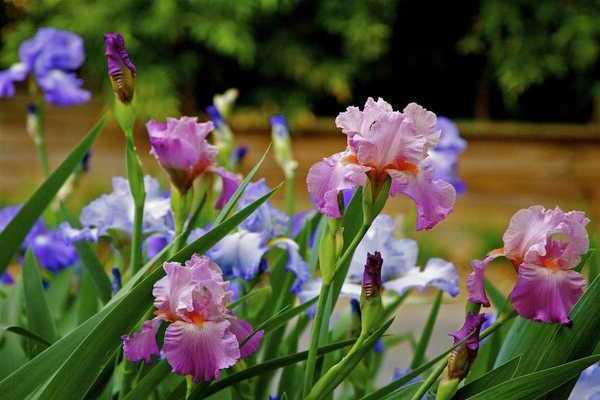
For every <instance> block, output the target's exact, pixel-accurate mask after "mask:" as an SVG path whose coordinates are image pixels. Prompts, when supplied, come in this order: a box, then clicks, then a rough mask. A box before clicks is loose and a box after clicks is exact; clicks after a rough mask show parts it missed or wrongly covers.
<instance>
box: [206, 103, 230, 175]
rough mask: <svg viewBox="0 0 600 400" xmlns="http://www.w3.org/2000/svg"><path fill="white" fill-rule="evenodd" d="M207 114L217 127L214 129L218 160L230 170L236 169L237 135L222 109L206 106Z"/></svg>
mask: <svg viewBox="0 0 600 400" xmlns="http://www.w3.org/2000/svg"><path fill="white" fill-rule="evenodd" d="M206 114H207V115H208V118H209V119H210V120H211V121H212V123H213V125H214V127H215V129H214V130H213V131H212V133H213V139H214V144H215V146H216V147H217V150H218V152H217V162H218V163H219V165H221V166H223V167H225V168H226V169H227V170H229V171H235V170H236V168H237V159H236V157H235V156H234V151H235V136H234V135H233V132H232V131H231V128H229V125H227V123H225V119H224V118H223V115H222V114H221V112H220V110H219V109H218V108H217V107H216V106H214V105H211V106H208V107H207V108H206Z"/></svg>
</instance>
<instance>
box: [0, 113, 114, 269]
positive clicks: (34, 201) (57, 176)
mask: <svg viewBox="0 0 600 400" xmlns="http://www.w3.org/2000/svg"><path fill="white" fill-rule="evenodd" d="M103 127H104V117H102V118H101V119H100V121H99V122H98V123H97V124H96V125H95V126H94V127H93V128H92V129H91V130H90V132H89V133H88V134H87V135H86V136H85V137H84V138H83V140H82V141H81V142H80V143H79V144H78V145H77V147H76V148H75V149H74V150H73V151H72V152H71V154H69V155H68V156H67V158H66V159H65V160H64V161H63V162H62V163H61V164H60V165H59V166H58V168H57V169H56V170H55V171H53V172H52V174H50V176H49V177H48V179H46V181H45V182H44V183H42V185H41V186H40V187H39V188H38V189H37V190H36V191H35V193H34V194H33V195H32V196H31V197H30V198H29V200H27V202H26V203H25V204H24V205H23V207H21V209H20V210H19V212H18V213H17V215H16V216H15V217H14V218H13V219H12V220H11V221H10V223H9V224H8V225H7V226H6V228H4V230H3V231H2V232H0V243H2V247H0V274H1V273H3V272H4V271H5V270H6V267H7V266H8V263H9V262H10V260H11V259H12V257H13V255H14V254H15V253H16V252H17V250H18V249H19V247H20V246H21V243H23V240H24V239H25V236H27V233H28V232H29V231H30V230H31V227H32V226H33V225H34V224H35V222H36V221H37V220H38V218H39V217H40V216H41V215H42V213H43V212H44V210H45V209H46V207H48V204H50V202H51V201H52V199H53V198H54V196H55V195H56V193H58V191H59V190H60V188H61V187H62V186H63V184H64V183H65V182H66V180H67V179H68V178H69V176H71V173H73V171H75V169H77V168H78V167H79V164H80V163H81V160H82V159H83V157H84V156H85V153H87V151H88V150H89V149H90V147H91V146H92V143H94V140H95V139H96V137H97V136H98V135H99V134H100V132H101V131H102V128H103Z"/></svg>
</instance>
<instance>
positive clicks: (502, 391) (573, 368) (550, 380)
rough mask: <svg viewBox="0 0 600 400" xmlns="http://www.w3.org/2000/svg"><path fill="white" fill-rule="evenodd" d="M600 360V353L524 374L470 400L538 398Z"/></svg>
mask: <svg viewBox="0 0 600 400" xmlns="http://www.w3.org/2000/svg"><path fill="white" fill-rule="evenodd" d="M598 360H600V355H594V356H589V357H585V358H581V359H579V360H575V361H571V362H570V363H567V364H563V365H560V366H558V367H552V368H548V369H544V370H541V371H537V372H533V373H531V374H528V375H523V376H520V377H518V378H514V379H511V380H509V381H507V382H503V383H500V384H499V385H496V386H493V387H491V388H489V389H487V390H485V391H483V392H481V393H478V394H476V395H475V396H471V397H469V398H468V399H469V400H497V399H502V400H521V399H523V400H525V399H533V398H537V397H539V396H541V395H543V394H545V393H548V392H549V391H551V390H553V389H555V388H557V387H559V386H560V385H562V384H563V383H564V382H566V381H568V380H570V379H572V378H575V377H576V376H577V375H579V374H580V373H581V371H583V370H584V369H586V368H587V367H589V366H590V365H592V364H593V363H595V362H597V361H598Z"/></svg>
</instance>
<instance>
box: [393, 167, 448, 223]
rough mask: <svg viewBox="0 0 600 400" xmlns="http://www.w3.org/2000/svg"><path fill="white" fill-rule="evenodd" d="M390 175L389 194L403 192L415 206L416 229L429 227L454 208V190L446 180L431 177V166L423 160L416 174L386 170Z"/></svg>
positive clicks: (394, 194) (395, 194)
mask: <svg viewBox="0 0 600 400" xmlns="http://www.w3.org/2000/svg"><path fill="white" fill-rule="evenodd" d="M388 173H389V175H390V176H391V177H392V186H391V189H390V194H391V195H392V196H397V195H399V194H401V193H402V194H405V195H407V196H408V197H410V198H411V199H412V200H413V201H414V203H415V205H416V207H417V230H418V231H420V230H424V229H431V228H433V227H434V226H435V225H436V224H438V223H439V222H440V221H442V220H443V219H444V218H446V216H447V215H448V214H450V212H452V210H453V208H454V202H455V201H456V190H454V187H453V186H452V185H451V184H449V183H448V182H445V181H442V180H438V179H433V168H432V166H431V164H430V163H427V162H424V163H421V165H420V166H419V170H418V172H417V173H416V174H412V173H406V172H400V171H397V170H388Z"/></svg>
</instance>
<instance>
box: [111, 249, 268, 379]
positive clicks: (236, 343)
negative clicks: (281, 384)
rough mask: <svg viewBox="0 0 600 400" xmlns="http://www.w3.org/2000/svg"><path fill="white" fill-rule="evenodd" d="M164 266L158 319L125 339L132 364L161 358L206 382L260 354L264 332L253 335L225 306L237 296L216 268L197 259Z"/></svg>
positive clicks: (157, 298) (157, 300)
mask: <svg viewBox="0 0 600 400" xmlns="http://www.w3.org/2000/svg"><path fill="white" fill-rule="evenodd" d="M163 268H164V270H165V272H166V275H165V276H164V277H163V278H162V279H160V280H158V281H157V282H156V283H155V284H154V288H153V290H152V294H153V295H154V307H155V308H156V311H155V315H156V318H155V319H152V320H149V321H145V322H144V324H143V326H142V328H141V329H140V330H139V331H137V332H134V333H133V334H131V335H129V336H123V337H122V340H123V353H124V355H125V357H126V358H127V359H128V360H129V361H132V362H138V361H141V360H144V362H149V361H150V360H151V359H152V357H154V356H158V355H159V354H162V356H163V357H164V358H165V359H166V360H167V362H168V363H169V365H170V366H171V367H172V368H173V372H175V373H177V374H180V375H191V376H192V378H193V380H194V382H201V381H205V382H206V381H211V380H213V379H218V378H219V376H220V372H221V370H223V369H226V368H229V367H231V366H233V365H234V364H236V363H237V362H238V360H240V358H244V357H248V356H250V355H252V354H253V353H255V352H256V351H257V350H258V348H259V346H260V343H261V340H262V337H263V334H264V332H263V331H262V330H261V331H258V332H256V333H255V334H253V329H252V325H250V323H248V322H247V321H244V320H242V319H239V318H237V316H236V315H235V314H234V313H233V312H231V311H230V310H229V309H228V308H227V305H228V304H229V303H231V301H232V300H233V293H232V291H231V289H230V286H229V282H227V281H225V280H224V279H223V272H222V271H221V269H220V268H219V266H218V265H217V264H215V263H214V262H213V261H211V260H210V259H209V258H208V257H205V256H198V255H193V256H192V257H191V259H189V260H188V261H186V262H185V264H183V265H182V264H180V263H177V262H168V263H165V264H164V265H163ZM163 322H164V323H166V324H168V326H167V328H166V331H165V335H164V343H163V346H162V352H161V351H159V347H158V343H157V340H156V334H157V332H158V328H159V327H160V325H161V323H163Z"/></svg>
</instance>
